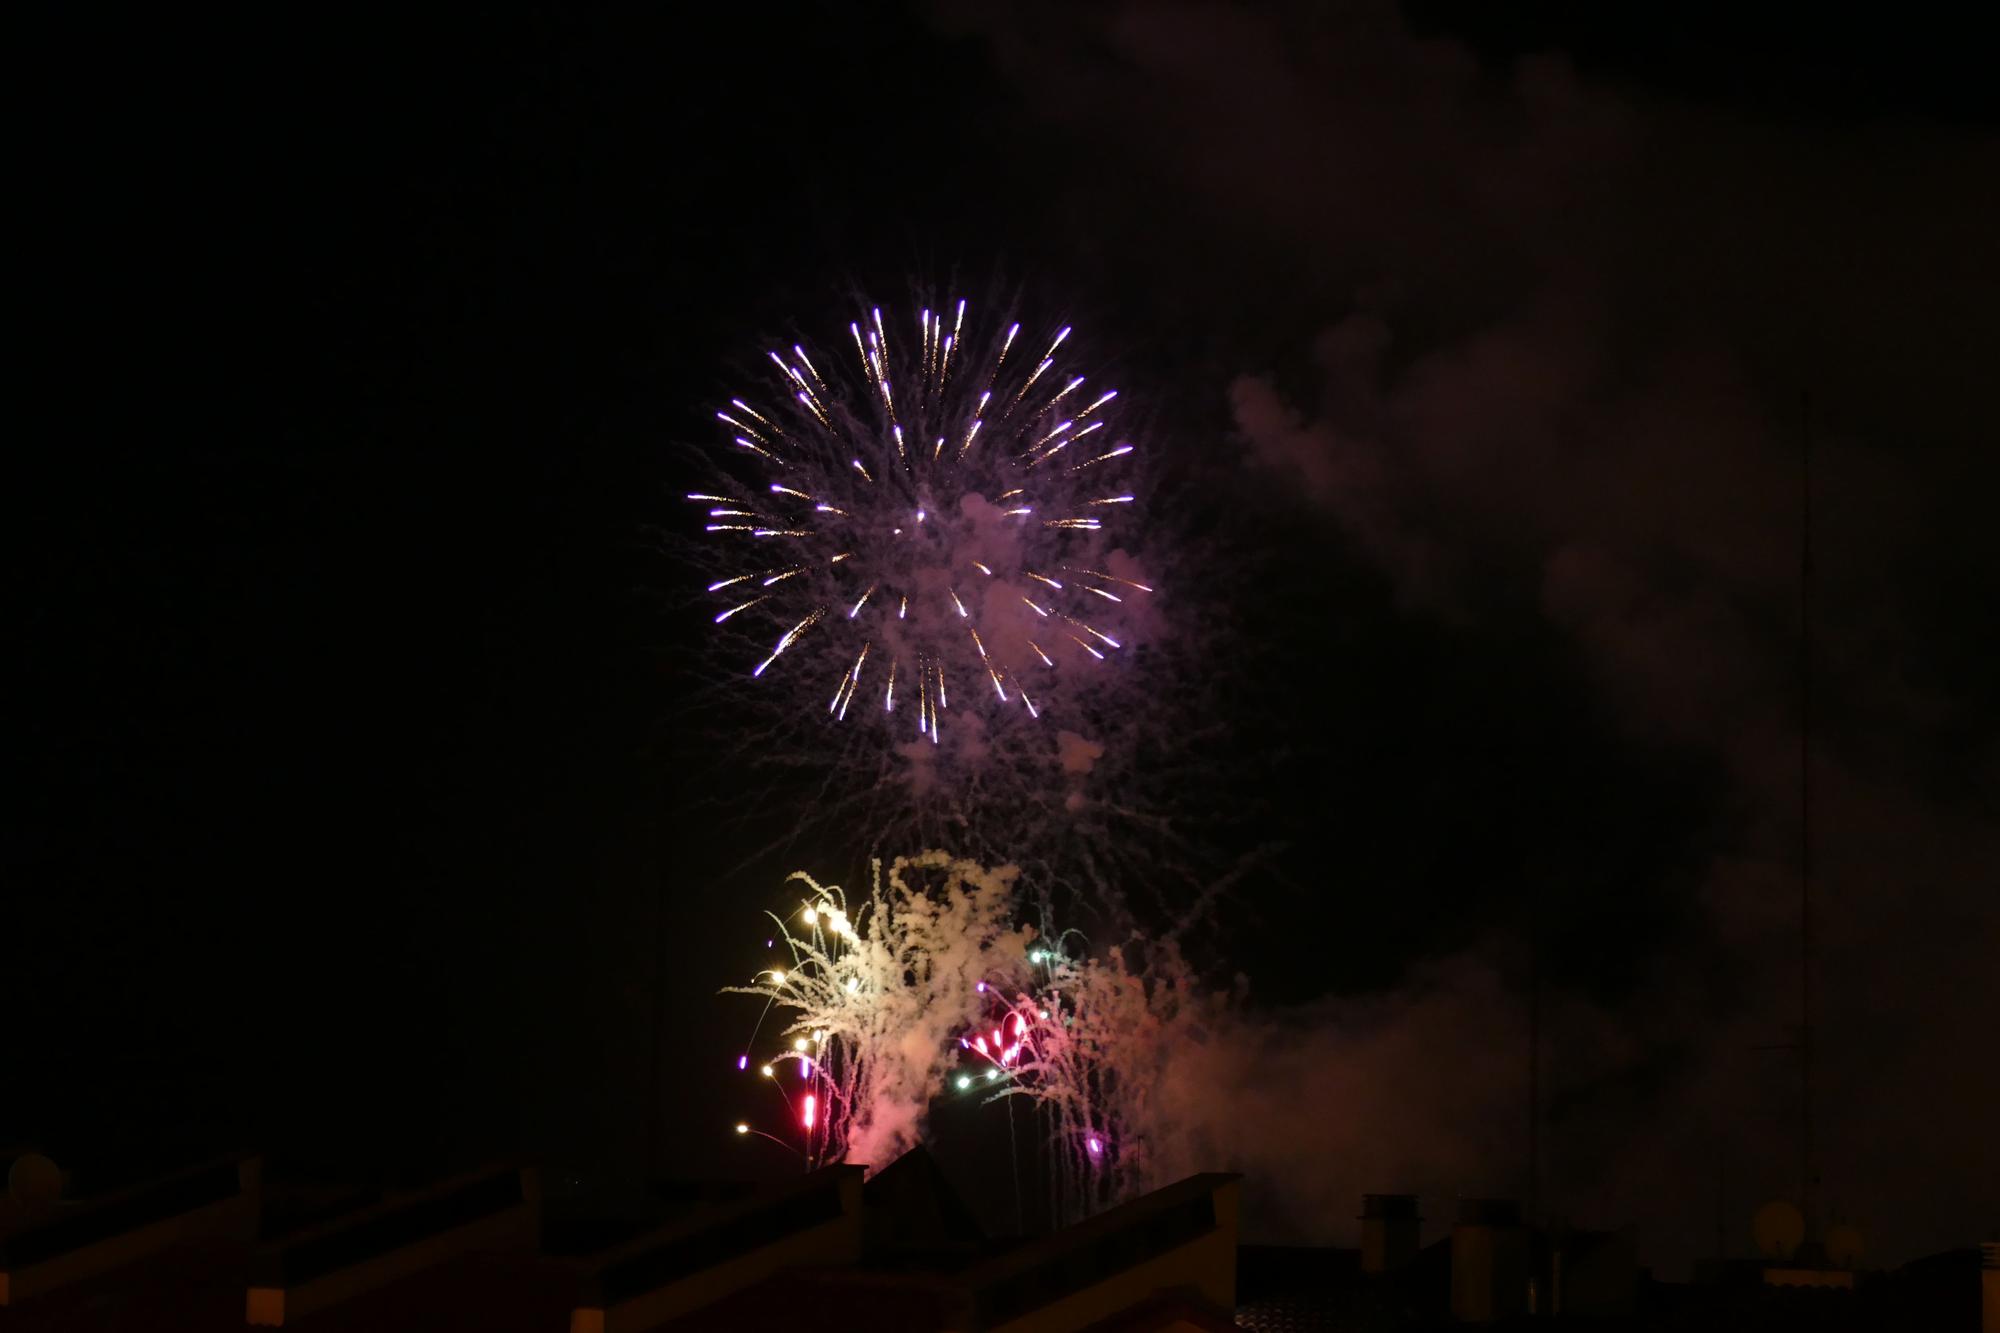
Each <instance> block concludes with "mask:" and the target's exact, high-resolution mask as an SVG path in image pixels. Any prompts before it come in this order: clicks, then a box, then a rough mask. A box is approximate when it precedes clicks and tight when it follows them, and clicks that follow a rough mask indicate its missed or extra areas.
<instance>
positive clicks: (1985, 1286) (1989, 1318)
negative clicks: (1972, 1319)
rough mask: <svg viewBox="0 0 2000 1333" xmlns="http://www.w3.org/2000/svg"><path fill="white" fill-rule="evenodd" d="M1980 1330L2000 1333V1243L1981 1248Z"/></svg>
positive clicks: (1990, 1242) (1995, 1242)
mask: <svg viewBox="0 0 2000 1333" xmlns="http://www.w3.org/2000/svg"><path fill="white" fill-rule="evenodd" d="M1979 1329H1980V1333H2000V1241H1992V1240H1989V1241H1987V1242H1986V1243H1985V1244H1983V1245H1981V1246H1980V1247H1979Z"/></svg>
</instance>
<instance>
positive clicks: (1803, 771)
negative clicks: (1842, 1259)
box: [1799, 394, 1813, 1235]
mask: <svg viewBox="0 0 2000 1333" xmlns="http://www.w3.org/2000/svg"><path fill="white" fill-rule="evenodd" d="M1799 428H1800V429H1799V1211H1800V1213H1802V1214H1804V1216H1805V1218H1806V1226H1807V1229H1808V1235H1810V1231H1811V1226H1812V1216H1813V1209H1812V1192H1813V1119H1812V398H1811V397H1810V395H1805V394H1802V395H1800V398H1799Z"/></svg>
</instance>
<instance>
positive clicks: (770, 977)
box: [729, 852, 1034, 1167]
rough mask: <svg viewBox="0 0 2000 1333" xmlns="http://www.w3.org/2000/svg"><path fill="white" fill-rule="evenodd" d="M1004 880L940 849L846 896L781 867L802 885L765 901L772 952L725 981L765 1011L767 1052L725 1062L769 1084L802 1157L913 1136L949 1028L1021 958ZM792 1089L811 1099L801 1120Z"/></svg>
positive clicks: (959, 1025)
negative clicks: (785, 907)
mask: <svg viewBox="0 0 2000 1333" xmlns="http://www.w3.org/2000/svg"><path fill="white" fill-rule="evenodd" d="M1014 881H1015V872H1014V870H1013V868H1012V867H1002V868H1000V869H998V870H988V869H986V868H985V867H983V866H980V865H977V864H975V863H973V862H971V861H961V860H954V859H953V858H952V857H951V856H949V855H947V854H946V853H943V852H926V853H924V854H922V855H920V856H913V857H899V858H897V859H896V860H895V861H894V862H892V863H891V864H890V865H889V867H888V869H887V871H886V872H885V871H884V870H883V868H882V865H881V863H880V862H876V863H875V866H874V874H873V883H872V884H871V885H870V888H869V892H868V894H867V896H866V898H865V899H863V900H861V901H859V902H857V903H854V904H850V903H849V902H848V900H847V897H846V895H845V894H844V893H843V892H842V891H841V889H840V888H839V887H838V886H837V885H831V886H822V885H820V884H819V883H818V882H817V881H815V880H814V879H813V878H812V877H811V876H810V875H807V874H805V873H804V872H803V871H800V872H795V873H794V874H792V875H791V876H790V877H788V879H787V883H789V884H796V885H798V886H799V887H800V889H801V890H802V891H803V893H802V900H801V902H800V904H799V906H798V907H797V908H796V909H794V910H793V911H792V912H791V913H789V914H788V915H786V916H778V915H777V914H775V913H774V914H773V920H775V921H776V922H777V925H778V932H779V934H778V938H777V944H778V945H779V947H780V949H781V951H782V954H781V959H780V961H779V962H778V963H777V964H776V965H775V966H774V967H772V968H770V969H768V970H766V971H764V972H760V973H758V975H757V977H756V979H755V980H754V981H753V982H752V983H751V984H750V985H748V986H733V987H730V988H729V991H730V992H733V993H736V994H747V995H761V996H763V997H765V1000H766V1002H767V1003H766V1013H767V1014H768V1013H769V1012H770V1011H772V1010H776V1011H777V1013H778V1015H779V1026H778V1027H777V1030H776V1039H777V1044H778V1047H779V1050H778V1052H777V1054H776V1056H775V1058H773V1059H772V1060H770V1061H768V1062H765V1063H758V1061H757V1058H756V1056H755V1054H754V1053H753V1052H752V1051H749V1050H746V1052H745V1053H744V1056H743V1058H742V1059H741V1060H739V1063H738V1067H739V1068H740V1069H743V1070H744V1071H745V1072H747V1073H754V1074H755V1075H756V1076H757V1077H759V1078H764V1079H768V1080H771V1081H772V1082H774V1083H776V1084H777V1086H778V1089H779V1091H780V1092H781V1093H782V1094H783V1095H784V1096H785V1098H786V1099H787V1106H788V1108H790V1109H791V1110H792V1119H793V1122H794V1124H795V1125H796V1126H797V1137H798V1138H799V1139H800V1141H801V1142H802V1143H803V1151H804V1155H805V1157H806V1159H807V1160H808V1162H818V1161H839V1160H845V1161H854V1162H861V1163H864V1164H866V1165H869V1166H873V1167H880V1166H886V1165H887V1164H888V1163H889V1162H890V1161H892V1160H894V1159H895V1158H896V1157H897V1156H898V1155H899V1154H901V1153H902V1152H904V1151H905V1150H907V1149H908V1148H910V1147H911V1146H913V1145H914V1144H915V1143H916V1141H917V1129H918V1126H919V1124H920V1123H921V1121H922V1119H923V1116H924V1113H925V1111H926V1110H927V1108H928V1107H929V1105H930V1103H931V1100H932V1099H933V1098H934V1097H936V1096H937V1095H938V1094H939V1093H941V1092H942V1091H943V1090H944V1087H945V1079H946V1076H947V1074H948V1072H949V1071H950V1069H951V1068H952V1067H953V1065H954V1064H955V1063H956V1052H957V1051H958V1049H959V1048H958V1046H957V1041H956V1039H957V1038H958V1037H959V1036H960V1034H961V1033H962V1032H964V1031H965V1030H966V1029H967V1028H968V1027H969V1026H970V1025H971V1024H972V1023H973V1022H974V1021H975V1020H976V1019H977V1018H978V1017H979V1016H980V1015H981V1014H982V1013H983V1012H985V1009H986V996H987V995H988V994H990V993H993V992H995V991H996V990H1000V991H1005V990H1012V989H1014V988H1015V987H1017V986H1018V985H1019V983H1020V981H1021V979H1022V978H1023V976H1024V975H1025V972H1026V969H1027V967H1028V963H1027V954H1028V949H1029V947H1030V943H1029V942H1030V941H1031V940H1032V938H1033V936H1034V932H1033V931H1032V930H1030V929H1028V928H1025V927H1021V926H1017V925H1016V924H1015V921H1016V919H1017V916H1018V914H1019V898H1018V896H1017V894H1016V892H1015V888H1014ZM756 1040H757V1038H756V1037H753V1039H752V1045H753V1046H754V1045H755V1043H756ZM765 1069H769V1070H770V1071H771V1072H770V1073H768V1074H766V1073H764V1072H763V1071H764V1070H765ZM806 1096H812V1097H814V1098H815V1099H816V1101H815V1108H816V1115H815V1116H814V1117H813V1120H814V1123H810V1124H808V1123H807V1120H806V1117H805V1116H804V1114H803V1111H802V1109H801V1108H803V1106H804V1101H803V1099H804V1098H805V1097H806Z"/></svg>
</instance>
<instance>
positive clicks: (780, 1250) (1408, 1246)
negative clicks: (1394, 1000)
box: [0, 1150, 2000, 1333]
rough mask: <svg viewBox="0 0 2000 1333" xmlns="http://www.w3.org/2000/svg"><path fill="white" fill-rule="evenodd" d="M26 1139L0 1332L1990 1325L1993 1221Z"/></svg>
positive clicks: (910, 1164) (1282, 1330) (1186, 1331)
mask: <svg viewBox="0 0 2000 1333" xmlns="http://www.w3.org/2000/svg"><path fill="white" fill-rule="evenodd" d="M14 1156H15V1162H14V1163H13V1165H14V1166H15V1167H16V1168H17V1169H15V1170H13V1171H12V1172H11V1176H12V1179H13V1181H14V1186H15V1188H14V1189H13V1190H12V1192H11V1195H10V1197H8V1198H6V1199H5V1200H4V1206H0V1330H6V1331H8V1333H11V1331H12V1330H16V1329H18V1330H23V1333H29V1331H32V1333H53V1331H54V1330H64V1331H65V1333H97V1331H99V1330H135V1331H137V1330H145V1331H146V1333H216V1331H218V1330H225V1329H228V1330H234V1329H245V1328H254V1327H282V1328H297V1329H304V1330H309V1331H310V1330H319V1331H321V1333H349V1331H356V1333H358V1331H359V1330H371V1331H373V1330H381V1331H382V1333H419V1331H424V1333H428V1331H430V1330H461V1329H463V1330H492V1331H493V1333H561V1331H562V1330H568V1331H569V1333H643V1331H645V1330H661V1331H662V1333H668V1331H677V1333H693V1331H695V1330H704V1331H706V1330H714V1331H716V1333H722V1331H724V1330H734V1331H742V1333H754V1330H760V1329H772V1330H793V1329H806V1330H812V1333H844V1331H846V1330H857V1331H858V1330H870V1331H871V1333H900V1331H902V1330H910V1331H911V1333H917V1331H919V1330H924V1331H930V1330H938V1331H943V1330H968V1331H969V1330H1010V1331H1013V1333H1034V1331H1039V1330H1048V1331H1050V1333H1055V1331H1057V1330H1093V1331H1095V1333H1169V1331H1171V1333H1204V1331H1209V1330H1223V1329H1230V1328H1242V1329H1251V1330H1260V1331H1262V1333H1295V1331H1301V1333H1302V1331H1303V1330H1318V1329H1327V1330H1354V1331H1357V1333H1358V1331H1362V1330H1384V1331H1387V1330H1418V1329H1431V1328H1439V1329H1442V1328H1453V1327H1467V1326H1486V1327H1573V1328H1595V1329H1627V1328H1629V1329H1660V1330H1668V1329H1699V1330H1703V1333H1727V1330H1733V1329H1816V1330H1818V1329H1824V1330H1840V1329H1854V1330H1863V1329H1868V1330H1874V1329H1895V1330H1913V1331H1914V1330H1924V1331H1926V1333H1953V1331H1954V1330H1963V1331H1964V1333H1972V1331H1973V1330H1982V1331H1983V1333H1996V1330H2000V1270H1996V1265H2000V1255H1997V1254H1996V1253H1995V1250H1994V1247H1991V1246H1989V1247H1987V1248H1986V1250H1985V1252H1984V1254H1983V1255H1982V1253H1981V1252H1980V1251H1977V1250H1966V1251H1954V1252H1951V1253H1947V1254H1944V1255H1939V1256H1935V1257H1933V1258H1932V1259H1928V1260H1924V1261H1921V1262H1919V1263H1916V1264H1911V1265H1906V1266H1905V1267H1904V1268H1903V1269H1901V1270H1899V1271H1897V1272H1894V1273H1863V1272H1854V1271H1850V1270H1847V1269H1842V1268H1838V1267H1835V1266H1833V1265H1830V1264H1828V1263H1826V1262H1825V1261H1823V1260H1819V1261H1814V1260H1812V1259H1809V1258H1797V1259H1791V1260H1786V1261H1784V1262H1782V1263H1778V1262H1770V1263H1742V1264H1726V1265H1717V1266H1714V1267H1713V1268H1712V1269H1711V1270H1710V1271H1707V1272H1705V1273H1704V1274H1703V1275H1702V1278H1701V1280H1699V1281H1697V1282H1695V1283H1690V1284H1666V1283H1657V1282H1653V1281H1652V1280H1650V1278H1649V1277H1648V1276H1647V1275H1646V1274H1645V1273H1644V1271H1643V1270H1641V1269H1640V1268H1639V1267H1638V1264H1637V1256H1636V1245H1635V1237H1634V1236H1633V1234H1632V1232H1631V1231H1630V1230H1629V1229H1627V1230H1619V1231H1603V1232H1591V1231H1580V1230H1574V1229H1567V1228H1554V1229H1550V1228H1536V1227H1530V1226H1527V1225H1524V1224H1523V1222H1522V1219H1521V1217H1520V1215H1519V1211H1518V1209H1517V1208H1516V1207H1515V1206H1514V1205H1513V1203H1512V1202H1511V1201H1507V1200H1479V1199H1468V1200H1463V1201H1461V1203H1460V1206H1459V1209H1458V1215H1457V1217H1456V1219H1455V1220H1454V1221H1453V1223H1452V1224H1451V1226H1450V1227H1449V1228H1447V1229H1445V1233H1444V1234H1443V1235H1441V1236H1436V1237H1432V1238H1430V1240H1429V1243H1428V1244H1426V1243H1425V1242H1426V1237H1425V1235H1424V1222H1423V1219H1421V1218H1420V1217H1419V1216H1418V1210H1417V1207H1416V1201H1415V1199H1413V1198H1411V1197H1410V1196H1407V1195H1370V1196H1367V1197H1366V1198H1365V1199H1364V1201H1363V1207H1362V1218H1361V1248H1360V1249H1359V1250H1325V1249H1313V1250H1306V1249H1299V1250H1285V1249H1273V1248H1264V1247H1242V1246H1239V1244H1238V1213H1239V1196H1238V1186H1237V1180H1236V1178H1235V1177H1234V1176H1228V1175H1201V1176H1193V1177H1190V1178H1189V1179H1187V1180H1184V1181H1181V1182H1179V1183H1177V1184H1174V1185H1170V1186H1168V1187H1167V1188H1165V1189H1162V1190H1158V1191H1156V1192H1154V1193H1152V1194H1150V1195H1147V1196H1145V1197H1144V1198H1141V1199H1137V1200H1134V1201H1132V1202H1130V1203H1128V1204H1125V1205H1122V1206H1120V1207H1118V1208H1115V1209H1112V1210H1110V1211H1108V1212H1106V1213H1103V1214H1101V1215H1099V1216H1097V1217H1094V1218H1091V1219H1090V1220H1088V1221H1086V1222H1083V1223H1081V1224H1078V1225H1076V1226H1072V1227H1068V1228H1065V1229H1062V1230H1058V1231H1054V1232H1050V1233H1047V1234H1043V1235H1038V1236H1031V1237H1027V1238H1017V1239H1011V1240H1003V1239H994V1238H990V1237H988V1236H986V1235H983V1234H982V1233H981V1230H980V1228H979V1226H978V1225H977V1224H976V1222H975V1221H974V1220H973V1216H972V1214H971V1212H970V1211H969V1210H968V1209H967V1208H966V1207H965V1206H964V1205H963V1204H962V1203H961V1202H960V1201H959V1199H958V1198H957V1196H956V1195H955V1194H954V1193H953V1191H952V1189H951V1188H950V1186H949V1185H948V1184H947V1183H946V1182H945V1180H944V1177H943V1175H942V1173H941V1172H940V1171H939V1169H938V1168H937V1166H936V1165H935V1164H934V1163H933V1162H932V1160H931V1159H930V1157H929V1156H928V1155H927V1154H925V1153H924V1152H923V1151H922V1150H918V1151H917V1152H914V1153H911V1154H909V1155H908V1156H906V1157H904V1158H903V1159H901V1160H900V1161H898V1162H897V1163H895V1164H893V1165H892V1166H890V1167H889V1168H888V1169H887V1170H884V1171H882V1172H881V1173H879V1174H878V1175H877V1176H876V1177H875V1178H873V1179H872V1180H867V1181H865V1182H864V1180H863V1176H862V1172H861V1170H860V1169H859V1168H857V1167H846V1166H835V1167H828V1168H825V1169H823V1170H819V1171H815V1172H812V1173H809V1174H805V1175H802V1176H800V1177H798V1178H797V1179H795V1180H792V1181H789V1182H786V1183H784V1184H781V1185H777V1186H771V1187H765V1188H752V1187H748V1186H738V1185H727V1184H717V1185H701V1186H674V1187H666V1186H639V1185H633V1186H629V1187H627V1188H623V1189H620V1188H616V1187H607V1186H605V1185H603V1184H597V1185H590V1184H586V1182H583V1181H580V1180H576V1179H574V1178H568V1177H562V1178H557V1179H554V1180H549V1181H545V1180H544V1179H543V1178H542V1177H541V1176H540V1175H539V1174H538V1173H537V1172H535V1171H534V1170H531V1169H526V1168H521V1167H515V1166H496V1167H492V1168H489V1169H486V1170H481V1171H476V1172H473V1173H470V1174H468V1175H464V1176H460V1177H457V1178H454V1179H450V1180H445V1181H440V1182H436V1183H433V1184H430V1185H428V1186H426V1187H424V1188H420V1189H408V1190H398V1191H392V1192H378V1191H372V1190H364V1189H342V1188H339V1187H327V1186H317V1187H308V1186H305V1185H302V1184H300V1183H297V1182H286V1183H276V1182H273V1181H270V1180H267V1179H266V1178H265V1175H264V1172H263V1171H262V1169H261V1164H260V1162H259V1161H258V1160H257V1159H256V1158H252V1157H231V1158H223V1159H218V1160H214V1161H209V1162H204V1163H198V1164H195V1165H191V1166H189V1167H187V1168H185V1169H182V1170H178V1171H173V1172H169V1173H166V1174H162V1175H159V1176H155V1177H153V1178H150V1179H147V1180H143V1181H139V1182H135V1183H132V1184H129V1185H127V1186H125V1187H124V1188H120V1189H115V1190H108V1191H105V1192H103V1193H101V1194H98V1195H96V1196H94V1197H85V1198H81V1199H76V1200H64V1199H63V1198H62V1197H61V1194H62V1189H61V1180H60V1177H59V1175H55V1176H52V1175H51V1170H52V1169H51V1168H50V1167H49V1165H48V1163H47V1162H46V1160H45V1159H40V1158H36V1157H32V1156H30V1155H27V1154H15V1155H14ZM1982 1263H1983V1265H1984V1267H1983V1268H1982Z"/></svg>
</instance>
